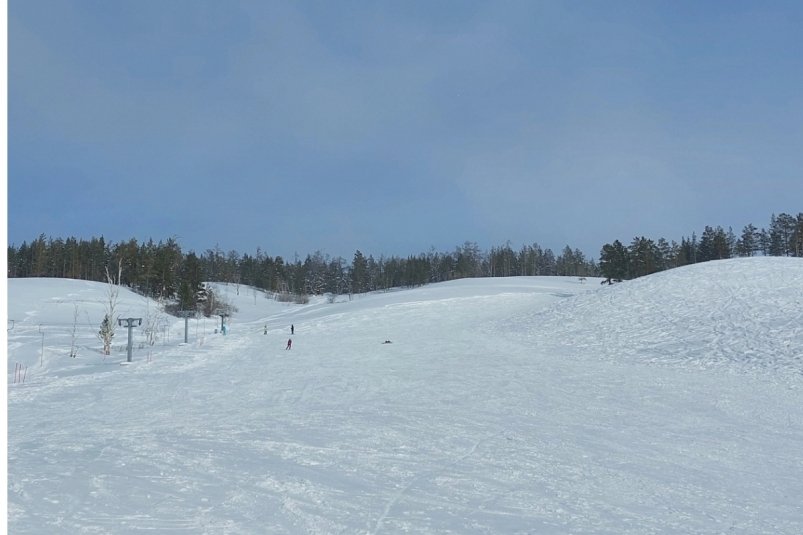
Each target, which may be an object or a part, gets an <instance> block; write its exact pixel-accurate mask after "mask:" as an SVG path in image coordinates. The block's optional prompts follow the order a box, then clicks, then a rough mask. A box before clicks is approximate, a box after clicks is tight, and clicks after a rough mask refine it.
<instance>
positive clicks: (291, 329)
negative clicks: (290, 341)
mask: <svg viewBox="0 0 803 535" xmlns="http://www.w3.org/2000/svg"><path fill="white" fill-rule="evenodd" d="M290 334H296V328H295V326H294V325H290Z"/></svg>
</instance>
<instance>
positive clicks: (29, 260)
mask: <svg viewBox="0 0 803 535" xmlns="http://www.w3.org/2000/svg"><path fill="white" fill-rule="evenodd" d="M754 255H765V256H797V257H801V256H803V213H799V214H798V215H797V216H796V217H794V216H791V215H789V214H784V213H782V214H780V215H777V216H776V215H773V216H772V217H771V220H770V224H769V227H768V228H766V229H765V228H761V229H759V228H757V227H755V226H753V225H752V224H750V225H747V226H745V227H744V228H743V229H742V231H741V233H740V234H739V235H738V236H737V235H736V234H735V233H734V232H733V230H732V229H730V228H729V229H728V230H727V231H726V230H724V229H723V228H722V227H715V228H712V227H708V226H707V227H705V229H704V230H703V232H702V233H701V234H700V236H699V237H698V236H697V235H696V234H692V236H691V237H688V238H687V237H682V238H681V239H680V242H677V241H674V240H673V241H671V242H670V241H667V240H666V239H664V238H660V239H658V240H652V239H649V238H646V237H643V236H642V237H636V238H634V239H633V240H632V241H631V242H630V243H629V244H627V245H625V244H623V243H621V242H620V241H619V240H615V241H613V242H612V243H606V244H605V245H603V246H602V249H601V251H600V258H599V263H598V264H597V263H596V262H595V261H594V260H593V259H589V258H586V257H585V255H584V254H583V253H582V252H581V251H580V250H578V249H572V248H571V247H569V246H566V247H565V248H564V249H563V250H562V251H561V252H560V253H559V254H557V255H556V254H555V253H554V252H553V251H552V250H551V249H548V248H547V249H543V248H541V247H540V246H539V245H538V244H537V243H533V244H532V245H525V246H522V247H520V248H518V249H517V250H514V249H513V248H512V247H511V245H510V243H509V242H508V243H507V244H505V245H502V246H499V247H492V248H491V249H490V251H483V250H481V249H480V247H479V246H478V245H477V244H476V243H473V242H466V243H464V244H463V245H461V246H458V247H456V248H455V250H454V251H451V252H436V251H434V250H433V251H430V252H427V253H421V254H418V255H410V256H407V257H397V256H390V257H384V256H382V257H380V258H374V257H373V256H371V255H368V256H366V255H365V254H364V253H362V252H361V251H359V250H358V251H356V252H355V253H354V257H353V258H352V259H350V260H346V259H344V258H342V257H335V258H332V257H330V256H329V255H324V254H323V253H321V252H315V253H312V254H308V255H307V256H306V258H304V259H303V260H301V259H300V258H295V259H293V260H288V259H284V258H282V257H281V256H275V257H273V256H270V255H268V254H266V253H265V252H263V251H261V250H260V249H259V248H258V249H257V251H256V253H255V254H253V255H252V254H248V253H244V254H240V253H238V252H237V251H229V252H224V251H223V250H222V249H221V248H220V247H219V246H215V248H214V249H208V250H206V251H204V252H203V253H196V252H195V251H188V252H184V251H182V249H181V246H180V245H179V243H178V242H177V241H176V240H175V239H172V238H170V239H167V240H160V241H159V242H154V241H153V240H149V241H147V242H142V243H140V242H138V241H137V240H136V239H130V240H128V241H125V242H119V243H110V242H107V241H106V240H104V238H103V237H102V236H101V237H98V238H95V237H93V238H91V239H89V240H85V239H79V238H73V237H71V238H66V239H65V238H52V237H45V235H44V234H42V235H40V236H39V237H38V238H36V239H34V240H33V241H32V242H31V243H27V242H23V243H22V244H21V245H14V244H11V245H9V247H8V274H7V275H8V277H9V278H15V277H63V278H71V279H83V280H91V281H100V282H106V281H107V280H108V279H107V276H108V272H107V270H110V271H112V272H113V273H114V274H115V275H117V274H119V281H117V282H119V284H121V285H124V286H126V287H129V288H131V289H132V290H134V291H136V292H138V293H141V294H143V295H147V296H150V297H154V298H157V299H163V300H167V301H173V302H175V304H176V305H177V307H178V308H180V309H182V310H187V309H191V308H195V307H197V306H198V303H199V302H200V301H202V300H203V299H204V298H205V296H204V294H205V290H204V282H227V283H235V284H243V285H249V286H254V287H256V288H260V289H262V290H265V291H267V292H271V293H274V294H276V295H284V296H304V295H321V294H334V295H344V294H349V295H351V294H359V293H364V292H369V291H375V290H385V289H389V288H398V287H413V286H420V285H423V284H427V283H432V282H441V281H447V280H452V279H459V278H467V277H510V276H519V275H558V276H576V277H592V276H602V277H606V278H608V279H611V280H625V279H632V278H636V277H640V276H643V275H648V274H650V273H655V272H658V271H663V270H666V269H671V268H674V267H679V266H683V265H687V264H694V263H697V262H706V261H709V260H716V259H724V258H731V257H736V256H754Z"/></svg>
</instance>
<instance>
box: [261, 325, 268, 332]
mask: <svg viewBox="0 0 803 535" xmlns="http://www.w3.org/2000/svg"><path fill="white" fill-rule="evenodd" d="M262 334H268V325H267V324H265V332H264V333H262Z"/></svg>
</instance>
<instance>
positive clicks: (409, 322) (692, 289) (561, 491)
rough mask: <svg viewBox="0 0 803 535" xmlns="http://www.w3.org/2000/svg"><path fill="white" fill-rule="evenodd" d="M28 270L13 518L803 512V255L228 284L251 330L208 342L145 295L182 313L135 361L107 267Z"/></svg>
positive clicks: (189, 527) (277, 529)
mask: <svg viewBox="0 0 803 535" xmlns="http://www.w3.org/2000/svg"><path fill="white" fill-rule="evenodd" d="M8 286H9V296H8V313H9V319H11V320H14V322H13V326H12V324H9V326H8V328H9V329H10V330H9V331H8V362H7V370H8V372H7V373H8V382H9V385H8V474H9V481H8V499H9V502H8V516H9V518H8V526H9V532H11V533H15V534H41V533H48V534H59V533H64V534H95V533H122V534H129V533H131V534H133V533H193V534H195V533H206V534H246V533H278V534H284V533H288V534H289V533H315V534H330V533H478V534H479V533H484V534H485V533H511V534H514V533H517V534H523V533H533V534H536V533H537V534H566V533H573V534H581V533H588V534H592V533H593V534H646V533H666V534H669V533H673V534H674V533H693V534H720V533H728V534H731V533H735V534H773V535H775V534H788V535H793V534H799V533H803V498H801V497H803V306H802V305H803V260H800V259H787V258H752V259H738V260H728V261H720V262H709V263H706V264H700V265H695V266H689V267H686V268H682V269H676V270H672V271H668V272H664V273H660V274H656V275H653V276H650V277H644V278H642V279H638V280H634V281H629V282H625V283H621V284H618V285H614V286H607V285H605V286H602V285H600V284H599V281H598V280H596V281H595V280H589V281H587V282H586V283H581V282H580V281H579V280H577V279H575V278H557V277H556V278H545V277H521V278H510V279H476V280H460V281H452V282H449V283H443V284H435V285H430V286H425V287H422V288H418V289H412V290H398V291H392V292H385V293H377V294H371V295H365V296H357V297H355V298H354V299H353V300H351V301H349V300H348V299H347V298H345V297H340V298H339V299H338V302H335V303H328V302H327V300H326V299H323V298H318V299H315V300H313V301H312V302H311V303H310V304H308V305H292V304H281V303H277V302H276V301H272V300H269V299H266V298H265V296H264V294H262V293H261V292H259V291H256V290H254V289H252V288H247V287H243V286H241V287H239V288H238V287H235V286H234V285H216V287H217V288H218V289H219V291H220V292H222V293H225V294H226V296H227V298H228V299H229V300H230V301H231V302H232V303H233V304H235V305H236V307H237V308H238V311H237V312H236V313H235V314H234V316H233V317H232V318H230V332H229V334H228V335H226V336H223V335H221V334H218V333H216V332H215V329H216V328H217V327H219V319H217V320H214V319H207V320H194V319H193V320H190V321H189V327H190V328H189V333H188V343H187V344H184V343H183V337H184V321H183V320H181V319H176V318H169V317H166V316H164V315H159V314H158V312H157V309H156V307H155V304H154V303H152V302H149V301H148V300H145V299H143V298H141V297H139V296H136V295H134V294H132V293H129V292H125V291H122V292H121V307H120V314H121V316H123V317H143V318H145V319H147V320H149V321H148V322H149V323H151V324H152V325H153V326H154V328H155V331H157V334H158V338H157V339H156V341H155V343H154V345H148V344H147V342H146V340H145V337H144V335H143V331H144V329H141V328H140V329H135V335H136V339H135V344H134V348H135V349H134V355H133V362H132V363H130V364H125V365H122V364H124V363H125V361H126V354H125V331H124V330H123V329H120V330H119V331H118V335H117V337H116V338H115V344H114V351H113V354H112V355H111V356H108V357H103V356H102V355H101V354H100V352H99V349H100V345H101V344H100V341H99V340H98V339H97V337H96V336H95V333H96V331H97V330H98V326H99V324H100V320H101V318H102V315H103V312H102V310H103V307H102V301H103V299H104V292H105V286H104V285H103V284H97V283H90V282H84V281H71V280H62V279H11V280H9V281H8ZM76 307H77V309H78V314H77V317H78V320H77V321H76V319H75V318H76ZM291 324H294V325H295V335H294V336H293V337H292V338H293V349H292V350H291V351H286V350H285V349H284V348H285V344H286V342H287V339H288V338H289V327H290V325H291ZM74 325H77V329H76V333H77V334H76V347H77V349H78V356H77V358H70V357H69V351H70V345H71V339H72V331H73V326H74ZM266 329H267V334H264V333H265V330H266ZM386 340H390V341H391V342H392V343H390V344H385V343H383V342H384V341H386ZM20 366H22V367H23V368H24V370H25V382H24V383H23V382H15V379H16V378H17V374H16V373H15V371H16V370H18V369H19V368H20Z"/></svg>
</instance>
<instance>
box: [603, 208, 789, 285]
mask: <svg viewBox="0 0 803 535" xmlns="http://www.w3.org/2000/svg"><path fill="white" fill-rule="evenodd" d="M755 255H763V256H796V257H803V213H799V214H797V217H793V216H791V215H789V214H783V213H782V214H779V215H777V216H776V215H774V214H773V215H772V218H771V219H770V225H769V228H767V229H765V228H761V229H758V228H756V227H755V226H753V225H752V224H749V225H747V226H745V227H744V228H743V229H742V232H741V234H740V235H739V236H736V234H735V233H734V232H733V229H732V228H728V230H727V231H726V230H725V229H723V228H722V227H716V228H713V227H709V226H707V227H705V230H703V233H702V234H701V235H700V237H699V238H698V237H697V235H696V234H694V233H693V234H692V235H691V238H686V237H683V238H681V240H680V243H678V242H675V241H672V242H671V243H670V242H668V241H667V240H665V239H664V238H660V239H659V240H658V241H653V240H651V239H648V238H645V237H644V236H641V237H636V238H633V241H631V242H630V244H629V245H624V244H623V243H621V242H620V241H619V240H615V241H614V242H613V243H606V244H605V245H603V246H602V251H601V252H600V258H599V270H600V272H601V274H602V276H603V277H607V278H608V279H613V280H625V279H633V278H636V277H641V276H644V275H649V274H651V273H656V272H658V271H663V270H666V269H671V268H675V267H680V266H685V265H688V264H695V263H698V262H707V261H709V260H721V259H725V258H734V257H745V256H755Z"/></svg>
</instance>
